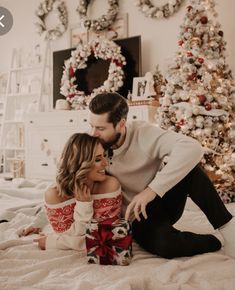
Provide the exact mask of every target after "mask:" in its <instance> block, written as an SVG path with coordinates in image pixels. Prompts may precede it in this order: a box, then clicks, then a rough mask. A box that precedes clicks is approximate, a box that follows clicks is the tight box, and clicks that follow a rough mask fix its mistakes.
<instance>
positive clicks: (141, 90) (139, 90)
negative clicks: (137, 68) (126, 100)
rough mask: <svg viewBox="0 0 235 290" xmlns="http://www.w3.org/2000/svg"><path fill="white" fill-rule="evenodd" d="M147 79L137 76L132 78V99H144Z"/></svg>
mask: <svg viewBox="0 0 235 290" xmlns="http://www.w3.org/2000/svg"><path fill="white" fill-rule="evenodd" d="M146 84H147V80H146V79H145V78H144V77H137V78H134V79H133V88H132V100H145V99H147V98H146V96H145V90H146Z"/></svg>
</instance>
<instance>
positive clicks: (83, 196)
mask: <svg viewBox="0 0 235 290" xmlns="http://www.w3.org/2000/svg"><path fill="white" fill-rule="evenodd" d="M74 188H75V190H74V195H75V198H76V200H78V201H91V190H90V188H89V187H88V186H87V185H86V184H83V185H82V190H81V191H79V190H78V188H77V185H76V184H75V186H74Z"/></svg>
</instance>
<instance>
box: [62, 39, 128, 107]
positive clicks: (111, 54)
mask: <svg viewBox="0 0 235 290" xmlns="http://www.w3.org/2000/svg"><path fill="white" fill-rule="evenodd" d="M90 55H94V56H95V58H97V59H98V58H101V59H104V60H108V61H110V66H109V70H108V78H107V80H105V81H104V83H103V85H101V86H100V87H98V88H95V89H93V91H92V92H91V94H90V95H88V96H85V94H84V92H82V91H79V90H77V86H78V84H77V83H75V81H76V77H75V72H76V70H78V69H84V68H85V67H86V66H87V65H86V61H87V60H88V57H89V56H90ZM125 64H126V60H125V57H124V56H122V55H121V48H120V46H118V45H117V44H116V43H114V42H113V41H110V40H107V39H102V41H100V40H99V39H95V40H92V41H91V42H89V43H88V44H85V45H82V44H79V45H78V46H77V48H76V50H73V51H72V52H71V57H70V58H69V59H68V60H66V61H65V66H64V71H63V75H62V79H61V88H60V93H61V94H62V95H63V96H65V97H66V100H67V101H69V102H70V103H71V104H78V105H79V104H80V105H81V106H82V107H84V106H86V105H87V103H86V100H89V99H90V98H92V97H94V96H95V95H96V94H99V93H102V92H116V91H118V89H119V88H120V87H122V86H123V77H124V72H123V70H122V67H123V66H124V65H125Z"/></svg>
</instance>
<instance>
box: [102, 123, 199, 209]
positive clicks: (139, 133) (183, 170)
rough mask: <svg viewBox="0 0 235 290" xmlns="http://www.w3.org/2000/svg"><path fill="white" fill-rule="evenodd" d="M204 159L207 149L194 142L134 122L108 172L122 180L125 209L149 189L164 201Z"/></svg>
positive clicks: (151, 125)
mask: <svg viewBox="0 0 235 290" xmlns="http://www.w3.org/2000/svg"><path fill="white" fill-rule="evenodd" d="M202 156H203V149H202V147H201V145H200V144H199V143H198V141H196V140H194V139H193V138H190V137H187V136H185V135H182V134H180V133H175V132H173V131H165V130H162V129H161V128H159V127H158V126H156V125H154V124H150V123H147V122H143V121H133V122H132V123H129V124H127V127H126V137H125V141H124V143H123V144H122V146H121V147H119V148H118V149H116V150H113V156H112V158H111V159H109V166H108V167H107V171H108V172H109V173H110V174H111V175H113V176H115V177H116V178H118V179H119V181H120V183H121V185H122V188H123V191H124V193H123V194H124V203H125V204H124V207H125V206H127V204H129V202H130V201H131V200H132V198H133V197H134V196H135V195H136V194H137V193H139V192H141V191H142V190H144V189H145V188H146V187H147V186H149V187H150V188H151V189H152V190H153V191H154V192H156V193H157V194H158V195H159V196H161V197H162V196H163V195H164V194H165V192H167V191H168V190H170V189H171V188H172V187H173V186H174V185H176V184H177V183H178V182H179V181H180V180H182V179H183V178H184V177H185V176H186V175H187V174H188V173H189V172H190V171H191V170H192V169H193V168H194V167H195V166H196V165H197V164H198V162H199V161H200V160H201V158H202ZM166 159H167V163H166V164H165V165H164V166H163V163H165V162H164V161H165V160H166Z"/></svg>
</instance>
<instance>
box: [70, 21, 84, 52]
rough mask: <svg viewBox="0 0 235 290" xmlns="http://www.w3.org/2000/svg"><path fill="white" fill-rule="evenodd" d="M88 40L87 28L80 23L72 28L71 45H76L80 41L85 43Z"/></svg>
mask: <svg viewBox="0 0 235 290" xmlns="http://www.w3.org/2000/svg"><path fill="white" fill-rule="evenodd" d="M87 42H88V33H87V30H86V29H85V28H83V27H81V26H80V25H79V24H78V25H75V26H74V27H72V28H71V29H70V45H71V47H76V46H77V45H78V44H79V43H81V44H84V43H87Z"/></svg>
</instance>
